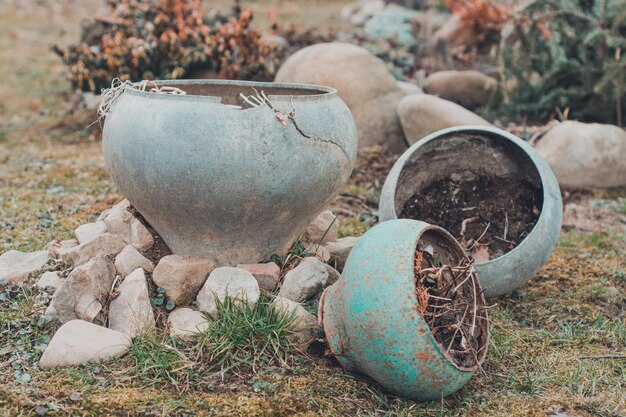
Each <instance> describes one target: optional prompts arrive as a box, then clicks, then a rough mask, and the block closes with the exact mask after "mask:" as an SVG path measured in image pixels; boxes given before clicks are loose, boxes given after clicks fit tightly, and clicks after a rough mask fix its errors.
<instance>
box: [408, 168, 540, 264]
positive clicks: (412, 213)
mask: <svg viewBox="0 0 626 417" xmlns="http://www.w3.org/2000/svg"><path fill="white" fill-rule="evenodd" d="M542 205H543V197H542V190H541V188H538V187H537V186H535V185H533V184H531V183H530V182H528V181H526V180H522V179H518V178H504V177H489V176H477V177H474V178H471V179H466V180H464V179H461V180H458V181H454V180H452V179H451V178H446V179H443V180H438V181H435V182H433V183H431V184H429V185H427V186H426V187H424V188H423V189H421V190H420V191H419V192H418V193H416V194H414V195H413V196H411V198H409V199H408V200H407V202H406V203H405V205H404V207H403V209H402V212H401V214H400V217H401V218H409V219H415V220H422V221H425V222H427V223H430V224H434V225H437V226H440V227H442V228H444V229H446V230H447V231H448V232H450V233H451V234H452V235H453V236H455V237H456V238H457V239H458V240H459V241H460V242H461V244H463V246H464V247H465V248H466V249H467V250H468V252H469V253H470V254H471V255H472V256H473V257H474V258H475V260H476V261H477V262H485V261H487V260H489V259H494V258H497V257H499V256H502V255H504V254H505V253H507V252H509V251H511V250H512V249H514V248H515V247H516V246H517V245H518V244H519V243H520V242H521V241H522V240H524V238H525V237H526V236H527V235H528V233H530V231H531V230H532V228H533V227H534V226H535V223H536V222H537V219H538V218H539V214H540V212H541V207H542Z"/></svg>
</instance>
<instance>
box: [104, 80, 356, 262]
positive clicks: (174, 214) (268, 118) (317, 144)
mask: <svg viewBox="0 0 626 417" xmlns="http://www.w3.org/2000/svg"><path fill="white" fill-rule="evenodd" d="M157 84H158V85H160V86H162V85H167V86H174V87H177V88H180V89H182V90H184V91H186V92H187V95H166V94H156V93H150V92H143V91H138V90H133V89H127V90H125V92H124V93H122V94H121V96H120V97H119V98H118V99H117V100H116V102H115V103H114V104H113V106H112V111H111V113H110V114H109V115H108V116H107V118H106V122H105V126H104V138H103V147H104V156H105V162H106V166H107V169H108V171H109V173H110V174H111V176H112V177H113V180H114V181H115V182H116V184H117V185H118V187H119V189H120V190H121V192H122V193H123V194H124V195H125V196H126V197H127V198H128V199H129V200H130V202H131V203H132V204H133V205H134V206H135V207H136V208H137V209H138V210H139V211H140V212H141V214H142V215H143V216H144V217H145V218H146V220H147V221H148V222H149V223H150V224H151V225H152V226H153V227H154V229H155V230H156V231H157V232H158V233H159V234H160V235H161V236H162V237H163V240H164V241H165V242H166V243H167V245H168V246H169V247H170V248H171V249H172V251H173V252H174V253H176V254H181V255H191V256H199V257H204V258H209V259H212V260H214V261H215V262H216V263H217V264H218V265H236V264H239V263H254V262H257V261H259V260H261V259H264V258H267V257H269V256H270V255H272V254H274V253H281V252H283V251H285V250H286V249H287V248H288V247H289V246H290V245H291V243H292V242H293V241H294V240H295V239H296V238H297V237H298V236H299V235H300V234H301V232H302V231H303V229H304V228H305V227H306V226H307V225H308V224H309V223H310V222H311V221H312V220H313V218H314V217H315V216H316V215H317V214H318V213H319V212H321V211H322V210H323V209H324V208H325V207H326V206H327V205H328V203H329V202H330V201H331V200H332V199H333V198H334V196H335V195H336V194H337V193H338V192H339V190H340V189H341V188H342V187H343V185H344V184H345V182H346V181H347V179H348V177H349V176H350V173H351V172H352V168H353V166H354V162H355V158H356V148H357V137H356V128H355V125H354V121H353V119H352V115H351V113H350V110H349V109H348V107H347V106H346V105H345V104H344V103H343V101H341V99H339V97H338V96H337V94H336V91H335V90H334V89H332V88H327V87H320V86H310V85H295V84H274V83H256V82H245V81H223V80H193V81H187V80H184V81H160V82H157ZM261 92H264V93H265V94H267V95H268V96H269V99H270V100H271V103H272V104H273V106H274V108H275V109H276V110H278V111H280V112H281V114H282V116H283V117H282V119H281V118H280V117H278V116H279V115H278V114H277V113H276V112H275V111H274V110H272V109H271V108H270V107H268V106H259V107H256V108H255V107H252V108H246V105H245V103H244V101H243V100H241V99H240V96H239V94H244V95H246V96H249V95H254V94H257V93H261ZM242 104H243V105H244V108H243V109H239V108H236V107H235V106H236V105H240V106H241V105H242Z"/></svg>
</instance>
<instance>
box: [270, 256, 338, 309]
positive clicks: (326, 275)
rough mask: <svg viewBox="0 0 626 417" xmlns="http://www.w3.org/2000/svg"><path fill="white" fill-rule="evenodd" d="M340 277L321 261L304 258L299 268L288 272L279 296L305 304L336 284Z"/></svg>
mask: <svg viewBox="0 0 626 417" xmlns="http://www.w3.org/2000/svg"><path fill="white" fill-rule="evenodd" d="M339 276H340V275H339V272H337V271H336V270H335V269H334V268H333V267H331V266H330V265H327V264H325V263H324V262H322V261H320V260H319V259H317V258H314V257H309V258H304V259H303V260H302V262H300V264H299V265H298V266H296V267H295V268H294V269H292V270H291V271H289V272H287V274H286V275H285V279H284V281H283V285H282V287H281V288H280V291H279V292H278V295H279V296H280V297H284V298H288V299H290V300H292V301H297V302H303V301H306V300H308V299H311V298H313V297H315V296H317V295H318V294H320V293H321V292H322V290H323V289H324V288H326V287H327V286H328V285H332V284H334V283H335V282H336V281H337V280H338V279H339Z"/></svg>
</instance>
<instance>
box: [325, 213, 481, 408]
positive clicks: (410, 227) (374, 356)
mask: <svg viewBox="0 0 626 417" xmlns="http://www.w3.org/2000/svg"><path fill="white" fill-rule="evenodd" d="M427 232H428V235H429V236H430V237H429V238H428V241H429V243H431V244H432V245H433V246H434V247H435V250H436V251H440V252H441V251H445V252H447V253H448V254H452V255H451V258H453V259H457V260H458V259H459V257H464V256H465V254H464V253H463V250H462V249H461V247H460V245H459V244H458V242H456V241H455V240H454V238H453V237H452V236H450V235H449V234H448V233H447V232H446V231H444V230H443V229H441V228H439V227H437V226H431V225H428V224H427V223H424V222H419V221H415V220H391V221H388V222H384V223H381V224H379V225H377V226H375V227H374V228H372V229H370V230H369V231H368V232H367V233H366V234H364V235H363V236H362V237H361V238H359V240H358V242H357V244H356V245H355V247H354V248H353V249H352V252H351V253H350V256H349V257H348V260H347V262H346V265H345V268H344V270H343V273H342V277H341V278H340V279H339V281H337V282H336V283H335V284H334V285H332V286H330V287H328V288H327V289H326V290H325V291H324V293H323V296H322V300H321V302H320V314H319V316H320V324H321V325H322V326H323V327H324V331H325V333H326V337H327V338H328V344H329V346H330V349H331V351H332V352H333V353H334V354H335V356H336V357H337V360H338V361H339V362H340V363H341V365H342V366H344V367H345V368H346V369H348V370H350V371H354V372H359V373H362V374H365V375H368V376H369V377H371V378H373V379H374V380H376V381H377V382H378V383H380V384H381V385H382V386H383V387H385V388H386V389H387V390H389V391H391V392H392V393H394V394H397V395H400V396H403V397H407V398H411V399H415V400H435V399H439V398H442V397H445V396H447V395H449V394H452V393H453V392H455V391H457V390H458V389H459V388H461V387H462V386H463V385H465V384H466V383H467V382H468V381H469V380H470V378H471V377H472V375H473V374H474V372H475V371H476V368H473V369H462V368H459V367H457V366H456V365H455V364H453V363H452V362H451V361H450V360H449V359H448V358H447V357H446V356H445V355H444V353H443V352H442V351H441V349H440V347H439V345H438V344H437V343H436V341H435V339H434V338H433V337H432V335H431V332H430V329H429V328H428V325H427V324H426V322H425V321H424V319H423V318H422V316H421V315H420V314H419V313H418V312H417V305H418V304H417V297H416V295H415V275H414V259H415V249H416V245H417V243H418V241H420V240H422V241H424V240H423V238H424V236H425V233H427ZM481 301H482V302H483V303H484V299H482V296H481ZM487 337H488V336H487ZM485 343H487V342H485ZM486 350H487V348H486V347H485V349H484V350H483V354H482V356H481V358H480V360H481V361H482V359H484V354H485V352H486Z"/></svg>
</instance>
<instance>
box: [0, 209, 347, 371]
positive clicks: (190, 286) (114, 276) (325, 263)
mask: <svg viewBox="0 0 626 417" xmlns="http://www.w3.org/2000/svg"><path fill="white" fill-rule="evenodd" d="M132 212H133V211H132V208H131V206H130V203H129V202H128V200H123V201H122V202H120V203H118V204H117V205H115V206H114V207H112V208H111V209H109V210H107V211H106V212H104V213H103V214H102V215H101V216H100V217H99V218H98V219H97V221H96V222H94V223H88V224H84V225H82V226H80V227H78V228H77V229H76V231H75V234H76V239H71V240H65V241H53V242H50V243H49V244H48V245H47V247H46V249H45V250H42V251H37V252H33V253H22V252H18V251H9V252H7V253H5V254H3V255H2V256H0V285H2V284H5V285H6V284H28V283H27V281H28V280H29V279H34V278H36V277H37V276H39V279H38V281H37V282H36V285H37V286H38V287H40V288H45V289H49V290H50V291H54V293H53V295H52V298H51V300H50V304H49V305H48V307H47V310H46V313H45V314H46V315H47V316H50V317H52V318H53V319H55V320H57V321H58V322H60V323H61V324H62V326H61V327H60V328H59V329H58V331H57V332H56V333H55V335H54V336H53V338H52V340H51V341H50V343H49V344H48V346H47V348H46V350H45V352H44V354H43V356H42V358H41V360H40V367H41V368H43V369H47V368H53V367H60V366H73V365H80V364H84V363H87V362H95V361H99V360H102V359H106V358H112V357H119V356H121V355H124V354H125V353H126V352H127V351H128V349H129V346H130V343H131V341H132V338H134V337H136V336H139V335H142V334H143V333H145V332H152V331H155V330H156V329H157V327H159V326H164V327H167V329H168V331H169V332H170V334H171V336H173V337H176V338H180V339H187V340H188V339H192V338H194V337H196V336H197V335H198V333H200V332H202V331H203V330H204V329H206V328H207V325H208V324H207V323H208V321H207V320H219V314H218V302H223V301H224V300H225V299H226V297H229V298H231V299H234V300H235V301H236V302H240V303H244V302H245V303H247V305H249V306H254V305H255V304H256V303H257V301H258V300H259V297H260V295H261V292H265V293H267V294H269V296H270V297H272V298H273V301H272V303H273V305H274V306H275V309H276V310H277V311H280V312H285V313H295V320H294V323H293V324H292V325H293V327H294V334H293V335H292V336H291V337H292V343H294V344H295V345H296V346H297V347H298V348H300V349H306V348H307V347H308V346H309V344H310V343H312V342H313V341H314V340H315V339H316V338H317V336H318V324H317V318H316V317H315V315H314V314H311V313H310V312H309V311H308V310H307V309H306V308H305V307H304V306H303V304H302V303H307V304H309V305H313V306H315V305H316V303H317V302H318V301H319V297H320V295H321V292H322V291H323V290H324V288H326V287H327V286H329V285H331V284H333V283H334V282H336V281H337V279H339V276H340V273H339V271H338V270H341V269H342V268H343V264H344V263H345V261H346V258H347V256H348V254H349V252H350V250H351V248H352V246H354V244H355V242H356V238H342V239H338V229H339V225H338V223H337V222H336V219H335V216H334V215H333V214H332V212H330V211H325V212H323V213H321V214H320V215H319V216H318V217H317V218H316V219H315V220H314V221H313V223H311V225H310V226H309V227H308V228H307V230H306V232H305V235H304V240H305V241H307V242H309V244H308V248H307V251H306V252H308V253H310V254H311V256H309V257H304V258H302V259H299V258H297V257H296V258H295V259H298V260H299V262H293V260H292V262H290V263H289V265H288V267H284V268H282V269H281V267H280V266H279V265H278V264H276V263H251V264H242V265H238V266H237V267H236V268H235V267H225V266H220V265H215V264H214V263H213V262H212V261H210V260H206V259H200V258H192V257H188V256H181V255H177V254H167V255H165V256H162V257H155V256H154V253H155V251H154V250H153V248H154V246H155V241H156V240H157V239H159V238H158V236H155V235H153V233H154V232H153V231H151V230H150V229H149V228H148V227H146V225H145V224H144V223H143V222H142V219H139V218H138V217H136V216H135V215H133V214H132ZM155 238H156V239H155ZM292 259H293V258H292ZM53 260H56V261H53ZM48 263H54V265H56V268H50V267H48V268H46V269H61V267H63V266H69V267H70V268H69V269H70V270H71V272H69V274H67V275H66V274H64V273H61V272H59V271H50V270H48V271H46V272H45V273H43V274H41V275H39V272H40V271H41V270H42V268H44V267H45V266H46V264H48ZM331 265H333V266H331ZM65 275H66V276H65ZM159 294H164V296H165V299H166V300H167V301H168V303H167V306H168V308H166V309H163V308H160V309H159V308H156V307H155V306H154V305H153V304H154V303H153V300H154V299H155V297H158V296H159ZM169 307H171V308H169ZM163 315H166V317H162V316H163ZM159 317H161V319H158V318H159Z"/></svg>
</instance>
